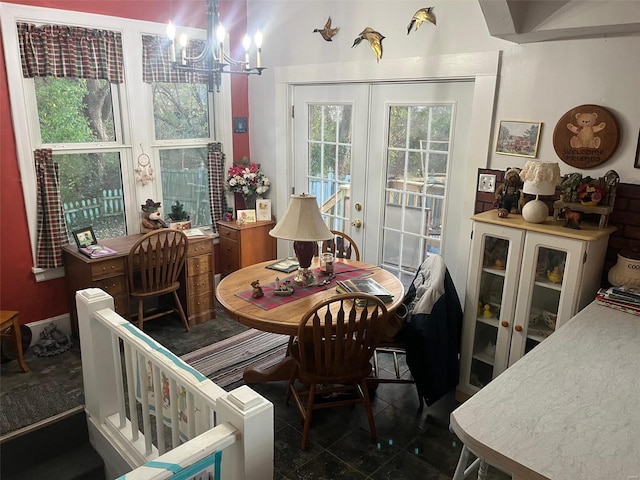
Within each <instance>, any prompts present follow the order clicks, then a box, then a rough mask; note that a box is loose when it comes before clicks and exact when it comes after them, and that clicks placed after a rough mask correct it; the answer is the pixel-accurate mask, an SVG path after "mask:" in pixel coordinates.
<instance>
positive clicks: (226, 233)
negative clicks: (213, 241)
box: [220, 227, 240, 240]
mask: <svg viewBox="0 0 640 480" xmlns="http://www.w3.org/2000/svg"><path fill="white" fill-rule="evenodd" d="M239 235H240V233H239V232H238V231H237V230H233V229H232V228H224V227H222V228H221V229H220V238H221V239H222V238H230V239H231V240H238V237H239Z"/></svg>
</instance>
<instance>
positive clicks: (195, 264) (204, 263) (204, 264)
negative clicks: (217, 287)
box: [187, 255, 211, 277]
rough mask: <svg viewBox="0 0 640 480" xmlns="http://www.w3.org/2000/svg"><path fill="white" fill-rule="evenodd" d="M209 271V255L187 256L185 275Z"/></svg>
mask: <svg viewBox="0 0 640 480" xmlns="http://www.w3.org/2000/svg"><path fill="white" fill-rule="evenodd" d="M210 271H211V255H200V256H199V257H192V258H187V275H188V276H190V277H192V276H194V275H200V274H202V273H206V272H210Z"/></svg>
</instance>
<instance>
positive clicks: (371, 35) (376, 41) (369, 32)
mask: <svg viewBox="0 0 640 480" xmlns="http://www.w3.org/2000/svg"><path fill="white" fill-rule="evenodd" d="M384 38H385V37H384V36H383V35H382V34H381V33H379V32H376V31H375V30H374V29H373V28H371V27H367V28H365V29H364V30H363V31H362V32H360V34H359V35H358V36H357V37H356V39H355V40H354V41H353V45H351V48H353V47H355V46H356V45H359V44H360V42H361V41H362V40H368V41H369V46H370V47H371V50H373V53H375V55H376V61H377V62H380V59H381V58H382V40H384Z"/></svg>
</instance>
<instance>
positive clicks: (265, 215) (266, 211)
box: [256, 198, 271, 221]
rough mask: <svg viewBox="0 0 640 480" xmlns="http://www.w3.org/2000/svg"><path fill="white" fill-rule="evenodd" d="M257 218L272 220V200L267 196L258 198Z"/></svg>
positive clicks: (259, 219)
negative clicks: (266, 197)
mask: <svg viewBox="0 0 640 480" xmlns="http://www.w3.org/2000/svg"><path fill="white" fill-rule="evenodd" d="M256 220H258V221H261V220H271V200H267V199H265V198H259V199H257V200H256Z"/></svg>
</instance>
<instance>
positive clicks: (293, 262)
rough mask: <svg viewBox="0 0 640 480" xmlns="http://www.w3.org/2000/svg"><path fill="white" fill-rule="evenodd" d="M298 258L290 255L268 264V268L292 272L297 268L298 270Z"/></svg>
mask: <svg viewBox="0 0 640 480" xmlns="http://www.w3.org/2000/svg"><path fill="white" fill-rule="evenodd" d="M299 265H300V264H299V263H298V259H297V258H293V257H289V258H285V259H283V260H278V261H277V262H276V263H272V264H271V265H267V268H270V269H271V270H278V271H279V272H285V273H291V272H293V271H295V270H298V266H299Z"/></svg>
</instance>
